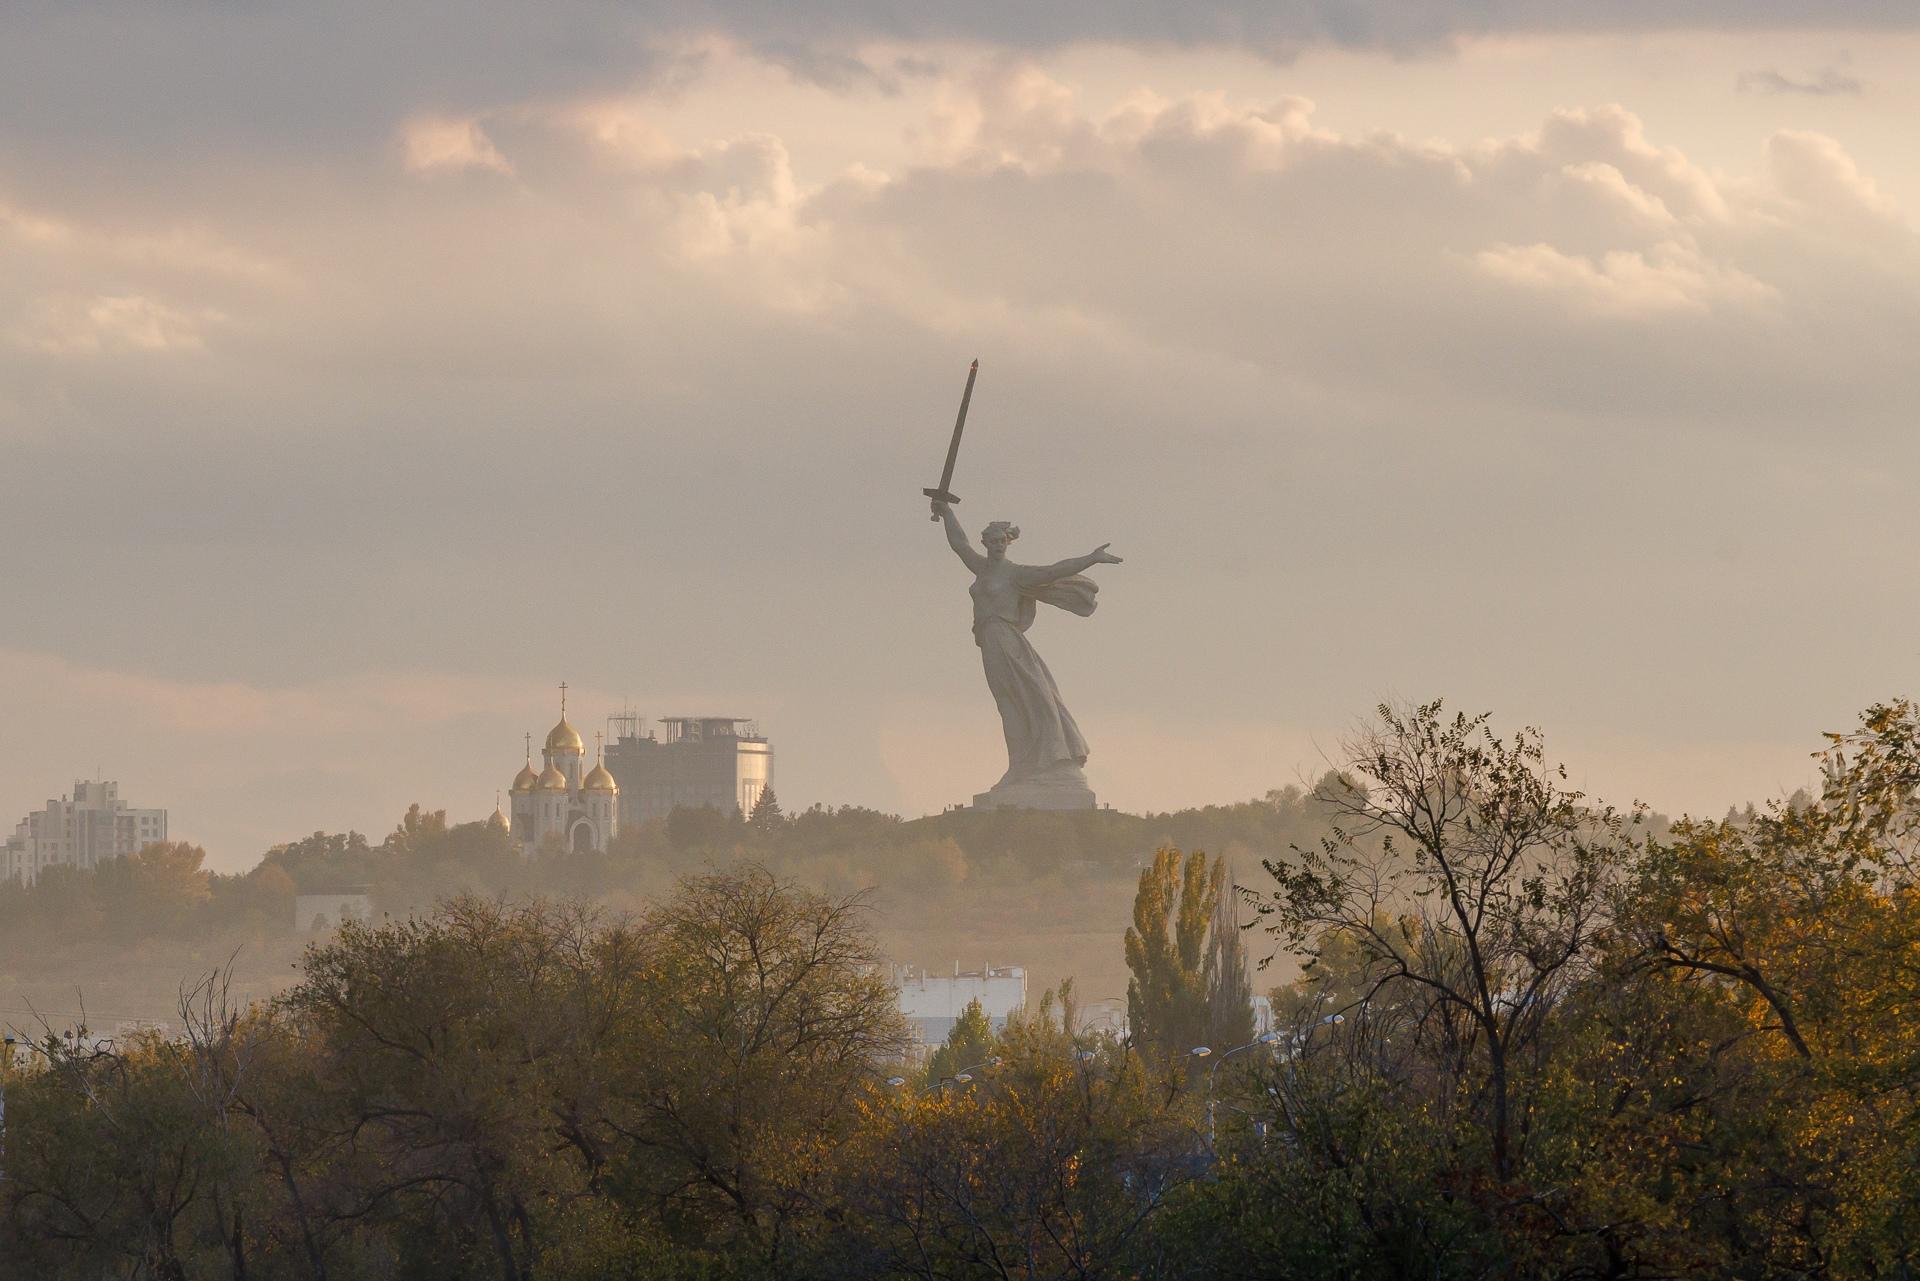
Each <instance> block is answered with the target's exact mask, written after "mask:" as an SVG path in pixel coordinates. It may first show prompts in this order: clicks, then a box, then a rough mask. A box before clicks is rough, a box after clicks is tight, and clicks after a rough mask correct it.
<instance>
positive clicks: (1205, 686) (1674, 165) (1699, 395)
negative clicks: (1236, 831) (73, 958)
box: [0, 3, 1920, 871]
mask: <svg viewBox="0 0 1920 1281" xmlns="http://www.w3.org/2000/svg"><path fill="white" fill-rule="evenodd" d="M1304 12H1306V11H1305V10H1302V9H1296V8H1292V7H1286V6H1279V7H1269V6H1248V7H1245V8H1242V7H1238V6H1235V5H1230V4H1212V5H1204V6H1198V7H1183V8H1182V10H1181V13H1182V16H1179V17H1173V16H1170V15H1168V14H1157V15H1156V14H1152V13H1150V12H1149V11H1148V10H1147V9H1146V8H1143V7H1136V6H1122V7H1110V6H1065V7H1058V8H1053V7H1049V8H1046V9H1044V10H1034V11H1032V12H1029V11H1027V10H1024V9H997V8H991V7H977V6H957V7H941V6H906V7H900V6H887V7H884V8H882V7H878V6H874V7H863V6H858V5H854V6H836V7H834V8H832V9H831V10H830V11H829V10H826V9H821V8H819V7H815V6H792V7H788V8H776V9H773V10H768V9H765V8H763V7H760V6H733V5H724V4H722V5H711V6H680V5H674V6H647V5H636V6H610V5H551V6H541V7H539V8H538V9H537V10H535V9H529V8H525V7H522V6H513V5H482V6H479V7H477V8H476V7H474V6H464V5H463V6H451V5H435V4H413V5H406V6H387V5H371V4H343V5H334V6H326V7H324V8H323V9H319V10H316V9H312V8H309V7H276V8H269V9H250V10H247V11H245V12H236V11H233V10H231V9H229V8H226V7H222V6H213V5H200V4H179V5H141V6H136V5H120V4H103V5H88V6H70V5H57V4H42V3H28V4H25V5H19V6H15V7H14V8H13V10H11V11H10V13H9V16H8V18H7V20H6V28H7V32H6V39H5V41H4V43H0V121H4V128H0V449H4V457H5V458H6V460H7V461H6V466H5V469H4V472H5V478H6V483H5V485H4V488H3V489H0V537H4V539H5V541H6V545H7V546H8V547H9V549H10V553H9V556H8V558H7V566H8V568H7V571H6V573H5V575H4V584H5V593H4V604H3V605H0V616H3V617H4V618H5V620H6V627H5V632H4V636H0V709H4V723H5V729H6V732H5V733H4V735H0V777H4V778H5V779H6V780H7V786H6V787H5V789H3V797H4V801H5V804H4V806H0V808H4V809H6V810H7V812H8V817H9V820H10V819H11V817H12V816H13V815H15V814H18V813H21V812H25V811H26V810H27V809H29V808H31V807H33V806H35V805H38V804H39V803H40V802H41V801H43V800H44V799H45V798H46V797H47V796H51V795H56V794H58V793H60V792H63V791H64V790H66V789H67V788H68V787H69V785H70V782H71V780H74V779H77V778H83V777H107V778H114V779H118V780H120V781H121V782H122V786H123V788H124V789H125V790H126V792H127V794H129V795H131V796H134V797H136V798H140V799H141V803H143V804H151V805H164V806H166V807H168V809H169V811H170V813H171V815H172V833H173V835H175V836H176V837H181V838H187V839H191V840H194V841H198V842H201V843H203V844H204V845H205V846H206V848H207V850H208V857H209V865H210V866H212V867H215V868H218V869H220V870H225V871H237V870H240V869H243V868H245V867H248V866H251V865H252V864H253V863H254V862H255V861H256V860H257V859H258V858H259V857H260V855H261V854H262V853H263V852H264V850H265V849H266V848H267V847H268V846H270V845H272V844H274V843H276V842H280V841H284V840H289V839H293V838H297V837H299V836H301V835H303V834H305V833H307V832H311V831H313V830H315V829H319V828H326V829H328V830H342V829H345V828H348V827H353V828H358V829H360V830H363V831H367V832H371V833H380V832H384V831H385V830H387V829H388V828H389V827H391V825H392V823H393V821H394V819H395V817H396V816H397V815H398V814H399V813H400V812H401V811H403V810H404V808H405V807H406V805H407V804H408V803H410V802H414V801H419V802H422V803H424V804H426V805H428V806H429V807H444V808H446V809H448V810H449V811H450V812H451V813H452V814H453V815H454V816H455V817H456V818H480V817H483V816H485V815H486V814H487V813H488V812H489V811H490V810H491V808H492V806H493V804H494V793H495V791H496V790H498V789H500V788H502V787H504V786H505V784H506V782H507V780H508V779H509V778H510V777H511V775H512V772H513V770H514V769H516V768H517V767H518V765H519V763H520V760H521V749H520V743H521V735H522V733H523V732H525V731H532V732H533V733H534V734H535V735H536V736H538V735H540V734H542V733H544V732H545V729H546V727H547V726H548V725H550V724H551V723H552V720H553V716H554V711H555V709H554V693H553V687H554V686H555V685H556V684H557V683H558V682H559V681H561V680H563V679H564V680H566V681H568V682H570V684H571V685H572V687H573V691H574V692H573V696H572V697H573V701H572V706H573V708H575V709H576V712H575V717H574V719H575V720H576V722H577V723H578V724H579V725H580V727H581V728H582V729H583V730H584V731H585V732H586V733H587V734H588V735H589V737H590V736H591V734H592V732H593V731H594V730H595V729H596V728H599V727H600V725H601V722H602V719H603V718H604V716H605V715H606V714H608V713H611V712H614V711H617V710H619V709H620V708H621V707H622V706H624V705H626V704H627V703H629V702H631V703H632V704H633V705H634V706H635V707H636V709H637V710H640V711H642V712H645V713H647V714H649V715H661V714H667V715H674V714H690V715H702V714H709V713H711V714H726V715H743V716H753V717H756V718H758V720H759V722H760V724H761V726H762V728H763V729H764V730H765V731H766V732H767V733H768V734H769V735H770V736H771V737H772V738H773V739H774V741H775V742H776V743H777V744H778V746H779V751H780V775H779V789H780V793H781V795H782V797H783V798H784V799H785V800H786V802H787V804H788V806H789V808H795V807H797V806H800V805H805V804H807V803H810V802H813V801H821V802H826V803H829V804H842V803H855V804H861V805H868V806H872V807H875V808H879V809H883V810H889V811H894V812H901V813H905V814H908V815H916V814H922V813H928V812H934V811H938V810H939V809H941V808H942V807H944V806H946V805H948V804H951V803H954V802H957V801H964V800H966V799H967V798H968V797H969V796H970V795H971V794H972V793H973V792H975V791H977V790H978V789H979V788H980V787H982V786H984V785H985V784H986V783H987V782H990V781H991V779H992V777H993V775H994V774H996V773H997V772H998V769H999V765H998V763H997V757H998V753H999V748H1000V744H999V741H998V736H997V734H996V728H995V721H994V715H993V707H992V705H991V703H990V702H988V701H986V700H985V699H984V697H983V694H982V692H981V690H980V687H979V674H978V668H977V663H976V660H975V658H974V651H973V649H972V646H971V644H970V642H969V640H968V636H967V631H966V618H967V615H966V603H965V601H964V599H963V598H962V596H961V593H962V591H963V589H964V587H965V579H964V578H963V577H961V576H959V570H958V569H957V568H956V567H955V566H954V565H953V564H952V563H951V560H950V558H949V557H948V554H947V552H946V550H945V549H944V548H943V547H942V546H941V540H940V537H939V533H938V530H937V529H935V528H932V527H930V526H929V525H928V523H927V521H926V512H925V504H924V501H923V500H922V499H921V498H920V497H919V489H920V488H921V487H922V486H925V485H928V484H931V483H932V482H933V481H934V479H935V472H936V471H937V465H938V461H939V457H940V454H941V451H942V449H943V448H944V444H945V433H946V431H947V428H948V426H949V425H950V423H951V419H952V413H953V405H954V401H955V398H956V396H957V394H958V390H959V384H960V381H961V378H962V376H963V374H964V371H965V368H966V364H967V361H968V360H969V359H972V358H974V357H976V356H977V357H979V358H980V360H981V363H982V375H981V381H980V386H979V390H978V392H977V393H976V397H975V401H974V405H973V409H972V419H971V422H970V426H969V433H970V434H969V437H968V445H967V452H966V454H965V455H964V456H963V458H962V461H961V466H960V470H959V473H958V476H957V478H956V480H955V489H956V491H957V492H958V493H960V494H961V495H962V497H963V500H964V501H963V503H962V505H961V507H960V508H959V509H958V515H959V516H960V518H961V520H962V523H963V524H964V525H965V526H966V527H967V528H968V529H969V530H970V531H971V530H976V529H978V528H979V527H980V525H982V524H984V523H985V522H986V521H987V520H990V519H1000V518H1005V519H1010V520H1013V521H1016V522H1018V523H1020V524H1021V525H1022V527H1023V530H1024V539H1023V542H1022V544H1021V549H1020V550H1021V551H1022V552H1023V553H1027V552H1029V550H1030V551H1031V555H1032V556H1033V557H1034V558H1038V559H1051V558H1054V557H1059V556H1067V555H1070V554H1075V553H1078V552H1080V551H1083V550H1084V549H1085V548H1087V547H1091V546H1094V545H1096V544H1099V543H1103V542H1107V541H1109V540H1110V541H1111V542H1112V543H1113V544H1114V546H1115V547H1116V549H1118V550H1120V551H1122V552H1124V553H1125V554H1126V556H1127V563H1126V564H1125V565H1124V566H1120V567H1117V568H1114V569H1110V570H1107V571H1105V572H1104V575H1103V577H1102V583H1103V589H1104V590H1103V596H1102V600H1101V604H1102V609H1101V613H1100V616H1099V617H1098V619H1096V620H1093V621H1091V622H1087V623H1082V622H1081V621H1080V620H1077V619H1074V618H1071V617H1068V616H1065V615H1061V614H1051V615H1050V616H1049V617H1046V618H1043V619H1042V621H1041V623H1040V625H1039V628H1038V630H1036V632H1035V637H1036V643H1038V644H1039V645H1040V646H1041V647H1042V648H1043V649H1044V650H1045V652H1046V653H1047V655H1048V658H1049V661H1050V662H1051V664H1052V665H1053V668H1054V671H1055V672H1056V674H1057V675H1058V677H1059V680H1060V683H1061V687H1062V690H1063V691H1064V693H1065V694H1066V696H1067V697H1068V699H1069V700H1070V701H1071V703H1072V705H1073V706H1074V707H1075V709H1076V710H1077V712H1078V714H1079V717H1080V720H1081V722H1082V723H1083V725H1084V726H1085V728H1086V731H1087V736H1088V739H1089V740H1090V741H1091V743H1092V744H1093V756H1092V758H1091V760H1090V761H1089V764H1088V772H1089V777H1090V778H1092V779H1093V780H1094V783H1095V786H1096V789H1097V790H1098V792H1099V795H1100V797H1101V800H1102V801H1103V802H1105V803H1111V804H1112V805H1114V806H1115V807H1117V808H1121V809H1126V810H1131V811H1134V812H1140V811H1143V810H1162V809H1172V808H1177V807H1183V806H1190V805H1198V804H1205V803H1209V802H1215V801H1220V802H1225V801H1233V800H1239V799H1244V798H1247V797H1251V796H1257V795H1260V794H1262V793H1264V792H1265V791H1266V790H1267V789H1269V788H1272V787H1278V786H1282V785H1285V784H1287V783H1292V782H1298V781H1300V780H1301V779H1302V778H1312V777H1315V776H1317V775H1318V774H1319V773H1320V772H1321V771H1322V770H1323V769H1324V768H1325V763H1326V762H1325V756H1324V754H1325V753H1326V752H1328V751H1330V750H1331V749H1332V745H1333V744H1334V742H1335V741H1336V740H1337V739H1338V738H1339V737H1340V735H1341V734H1342V733H1343V732H1344V731H1346V730H1347V729H1348V727H1349V726H1350V725H1351V724H1352V723H1353V722H1354V720H1355V718H1356V717H1358V716H1360V715H1362V714H1364V712H1365V710H1366V709H1367V708H1369V707H1371V706H1372V705H1373V704H1374V703H1375V702H1377V701H1378V700H1379V699H1381V698H1383V697H1394V696H1404V697H1413V698H1424V697H1429V696H1435V695H1443V696H1445V697H1447V698H1448V699H1449V700H1450V701H1451V702H1453V703H1454V704H1455V705H1460V706H1466V707H1471V708H1481V707H1485V708H1490V709H1493V710H1494V711H1495V712H1496V713H1497V715H1498V716H1499V717H1500V718H1501V720H1502V721H1503V723H1507V724H1521V723H1531V724H1537V725H1540V726H1543V727H1544V728H1545V729H1546V731H1547V734H1548V739H1549V743H1550V745H1551V747H1552V749H1553V751H1554V753H1555V755H1557V756H1559V757H1561V758H1564V759H1565V760H1567V761H1568V762H1569V764H1570V765H1571V766H1572V768H1573V770H1574V772H1575V776H1576V782H1578V783H1580V784H1581V785H1583V786H1585V787H1586V788H1587V789H1588V790H1589V791H1592V792H1595V793H1598V794H1602V795H1604V796H1606V797H1608V798H1610V799H1615V800H1620V801H1627V800H1632V799H1635V798H1639V799H1644V800H1646V801H1648V802H1650V803H1652V804H1653V805H1655V806H1656V807H1658V808H1661V809H1663V810H1665V811H1667V812H1672V813H1677V812H1680V811H1683V810H1691V811H1694V812H1704V813H1718V812H1720V811H1722V810H1724V809H1725V808H1726V807H1727V806H1729V805H1732V804H1744V803H1745V802H1747V801H1749V800H1757V799H1764V798H1765V797H1767V796H1769V795H1777V794H1783V793H1785V792H1787V791H1790V790H1792V789H1793V788H1795V787H1797V786H1801V785H1803V784H1806V783H1808V782H1809V781H1810V780H1811V779H1812V777H1813V767H1812V764H1811V763H1810V761H1809V759H1808V753H1809V752H1810V751H1812V750H1814V749H1815V748H1817V747H1818V746H1819V738H1818V735H1819V733H1820V731H1822V730H1828V729H1841V728H1844V727H1845V726H1846V725H1848V724H1849V723H1851V721H1852V718H1853V716H1854V714H1855V713H1856V712H1857V710H1858V709H1859V708H1860V707H1862V706H1864V705H1866V704H1867V703H1868V702H1870V701H1872V700H1873V699H1874V698H1877V697H1883V696H1886V695H1887V694H1888V693H1890V692H1892V691H1897V690H1900V689H1904V688H1907V687H1908V684H1909V677H1910V673H1911V672H1912V671H1913V669H1914V666H1915V664H1916V662H1920V648H1917V647H1916V644H1915V642H1914V641H1913V639H1912V638H1913V637H1914V636H1915V635H1916V634H1920V607H1916V606H1915V605H1914V604H1913V601H1912V596H1911V593H1906V592H1902V591H1899V590H1898V587H1899V585H1900V584H1902V583H1904V582H1906V581H1907V579H1908V577H1909V574H1908V572H1907V566H1906V561H1907V557H1908V549H1910V548H1911V547H1913V546H1914V545H1915V544H1916V542H1917V541H1920V512H1917V511H1916V506H1915V504H1913V503H1912V502H1910V501H1908V499H1907V497H1906V489H1907V487H1908V483H1909V478H1910V477H1911V476H1913V475H1914V474H1915V469H1916V464H1917V463H1920V443H1916V438H1915V434H1914V432H1913V431H1912V429H1911V428H1912V405H1913V403H1914V399H1915V392H1916V390H1920V388H1916V378H1917V375H1916V365H1915V362H1914V361H1913V360H1912V358H1911V352H1910V350H1909V348H1910V345H1911V336H1912V334H1913V333H1914V332H1916V320H1920V316H1916V298H1920V291H1917V290H1916V286H1917V285H1920V253H1917V252H1916V243H1917V242H1916V239H1915V233H1914V222H1913V219H1914V212H1913V211H1914V210H1915V209H1916V208H1920V162H1916V160H1915V158H1914V155H1913V151H1912V147H1911V137H1910V126H1911V121H1912V120H1913V119H1914V118H1916V114H1920V82H1916V81H1915V79H1914V77H1913V76H1911V75H1910V74H1906V73H1907V72H1908V71H1909V70H1910V69H1911V67H1912V66H1913V65H1914V59H1915V57H1916V54H1917V53H1920V33H1916V31H1915V30H1914V27H1913V22H1912V15H1911V13H1910V12H1909V11H1908V10H1907V9H1906V8H1904V7H1902V6H1894V5H1890V4H1872V3H1851V4H1835V5H1826V6H1821V7H1820V8H1819V9H1818V11H1817V14H1814V12H1813V11H1811V10H1802V9H1800V8H1798V7H1789V6H1777V5H1774V6H1755V5H1750V4H1739V5H1736V4H1723V5H1715V4H1702V5H1690V6H1678V7H1674V6H1643V5H1619V6H1588V7H1582V8H1579V9H1576V8H1574V7H1570V6H1561V5H1544V4H1543V5H1516V6H1511V7H1509V8H1508V9H1506V10H1504V11H1503V12H1504V13H1505V15H1506V16H1505V17H1494V18H1489V17H1487V16H1485V13H1484V10H1483V7H1481V6H1446V5H1441V6H1422V7H1420V8H1419V9H1418V10H1417V11H1416V10H1412V9H1407V8H1405V7H1402V6H1395V5H1353V6H1348V7H1345V8H1342V9H1339V10H1328V11H1327V12H1338V13H1340V14H1344V15H1346V17H1345V18H1343V19H1341V20H1339V21H1333V20H1324V21H1323V20H1318V19H1315V20H1309V19H1307V18H1305V17H1303V16H1300V15H1301V14H1303V13H1304ZM1810 15H1812V16H1810ZM1869 525H1870V527H1871V536H1869V535H1868V533H1867V532H1866V531H1867V528H1868V526H1869Z"/></svg>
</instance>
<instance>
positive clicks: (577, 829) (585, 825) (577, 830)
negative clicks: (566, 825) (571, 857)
mask: <svg viewBox="0 0 1920 1281" xmlns="http://www.w3.org/2000/svg"><path fill="white" fill-rule="evenodd" d="M567 844H568V845H569V846H571V847H572V849H573V852H574V853H575V854H585V853H586V852H587V851H589V850H591V849H592V848H593V824H591V823H589V822H587V820H586V819H584V818H583V819H581V820H580V821H579V822H578V823H575V824H574V825H573V835H572V836H571V837H570V838H569V839H568V841H567Z"/></svg>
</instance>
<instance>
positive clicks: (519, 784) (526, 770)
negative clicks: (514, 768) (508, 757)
mask: <svg viewBox="0 0 1920 1281" xmlns="http://www.w3.org/2000/svg"><path fill="white" fill-rule="evenodd" d="M539 781H540V776H539V775H538V774H536V773H534V772H533V765H532V763H531V762H529V763H527V764H525V765H522V766H521V767H520V772H519V773H518V774H515V775H514V776H513V790H514V791H516V792H531V791H532V790H533V788H534V784H536V783H538V782H539Z"/></svg>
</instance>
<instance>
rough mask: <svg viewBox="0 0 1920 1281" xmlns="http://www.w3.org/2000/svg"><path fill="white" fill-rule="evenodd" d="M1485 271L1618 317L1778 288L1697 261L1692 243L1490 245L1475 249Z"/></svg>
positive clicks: (1699, 308) (1695, 308) (1747, 299)
mask: <svg viewBox="0 0 1920 1281" xmlns="http://www.w3.org/2000/svg"><path fill="white" fill-rule="evenodd" d="M1474 261H1475V262H1476V263H1477V264H1478V265H1479V266H1480V267H1481V269H1482V270H1484V271H1485V272H1486V273H1487V274H1488V275H1490V276H1493V277H1494V278H1495V279H1499V280H1505V281H1508V282H1510V283H1512V284H1514V285H1517V286H1520V287H1521V288H1526V289H1537V290H1541V291H1543V292H1546V293H1557V294H1560V295H1563V296H1565V297H1566V298H1567V299H1568V300H1569V301H1570V302H1572V303H1573V304H1574V305H1576V306H1579V307H1585V308H1590V309H1592V310H1593V311H1595V312H1599V313H1602V314H1608V315H1615V316H1621V317H1634V316H1648V315H1654V314H1657V313H1660V312H1667V311H1690V312H1703V311H1707V310H1708V309H1710V308H1711V307H1713V306H1714V305H1715V304H1716V303H1726V304H1730V305H1739V304H1747V303H1753V302H1759V301H1766V300H1768V299H1772V298H1777V297H1778V296H1779V294H1778V291H1777V290H1774V289H1772V288H1770V287H1768V286H1767V285H1764V284H1762V283H1761V282H1759V281H1757V280H1755V279H1754V278H1753V277H1751V276H1749V275H1746V274H1745V273H1744V272H1741V271H1738V270H1735V269H1732V268H1729V267H1724V266H1720V265H1718V264H1715V263H1711V262H1707V261H1704V260H1703V259H1702V258H1701V257H1700V254H1699V252H1698V250H1697V249H1695V248H1693V247H1692V246H1689V245H1686V244H1683V243H1678V242H1667V243H1663V244H1661V245H1658V246H1656V247H1655V248H1654V249H1652V250H1651V251H1641V250H1614V251H1612V252H1610V253H1607V254H1603V255H1601V256H1600V257H1599V258H1598V259H1597V260H1596V259H1594V258H1589V257H1586V256H1584V255H1581V254H1567V253H1562V252H1561V251H1559V250H1558V249H1555V248H1554V247H1553V246H1552V245H1541V244H1535V245H1497V246H1495V247H1493V248H1491V249H1483V250H1481V251H1480V252H1479V253H1478V254H1476V255H1474Z"/></svg>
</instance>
